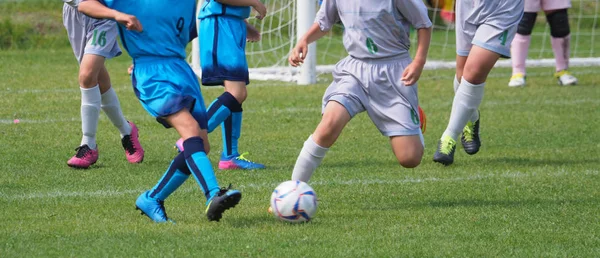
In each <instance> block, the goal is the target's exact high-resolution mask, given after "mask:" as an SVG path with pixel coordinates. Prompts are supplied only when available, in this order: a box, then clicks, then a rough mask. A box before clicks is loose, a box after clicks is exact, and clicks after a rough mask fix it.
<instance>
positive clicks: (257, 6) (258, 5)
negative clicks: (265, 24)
mask: <svg viewBox="0 0 600 258" xmlns="http://www.w3.org/2000/svg"><path fill="white" fill-rule="evenodd" d="M252 8H254V10H256V11H257V12H258V15H257V16H256V19H259V20H262V19H263V18H265V16H267V7H266V6H265V5H264V4H263V3H262V2H261V1H260V0H256V1H254V5H252Z"/></svg>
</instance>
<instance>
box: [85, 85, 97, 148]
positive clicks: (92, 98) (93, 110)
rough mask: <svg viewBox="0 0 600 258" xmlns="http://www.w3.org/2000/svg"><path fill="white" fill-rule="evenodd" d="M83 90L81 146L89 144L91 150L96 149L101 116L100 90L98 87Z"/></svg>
mask: <svg viewBox="0 0 600 258" xmlns="http://www.w3.org/2000/svg"><path fill="white" fill-rule="evenodd" d="M80 89H81V131H82V132H83V137H82V138H81V145H85V144H87V145H88V146H89V147H90V148H91V149H96V131H97V130H98V118H99V116H100V102H101V100H100V99H101V96H100V88H99V87H98V85H96V86H94V87H93V88H89V89H84V88H80Z"/></svg>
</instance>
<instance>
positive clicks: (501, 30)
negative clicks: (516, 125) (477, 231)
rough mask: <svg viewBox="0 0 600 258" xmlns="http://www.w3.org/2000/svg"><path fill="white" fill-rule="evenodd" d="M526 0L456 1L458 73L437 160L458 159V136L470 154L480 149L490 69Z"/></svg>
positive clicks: (506, 52)
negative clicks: (481, 112)
mask: <svg viewBox="0 0 600 258" xmlns="http://www.w3.org/2000/svg"><path fill="white" fill-rule="evenodd" d="M523 5H524V3H523V0H463V1H458V2H457V4H456V54H457V55H456V75H455V77H454V92H455V94H454V101H453V103H452V112H451V114H450V121H449V123H448V127H447V128H446V131H445V132H444V133H443V134H442V137H441V139H440V141H439V143H438V147H437V151H436V152H435V154H434V156H433V161H435V162H439V163H442V164H444V165H450V164H452V163H453V162H454V151H455V150H456V140H457V139H458V137H459V136H460V135H461V133H462V137H461V143H462V145H463V147H464V149H465V152H467V153H468V154H470V155H473V154H475V153H477V152H478V151H479V148H480V147H481V141H480V139H479V105H480V104H481V100H482V99H483V88H484V86H485V81H486V79H487V76H488V74H489V72H490V71H491V70H492V68H493V67H494V64H496V61H498V59H499V58H500V57H510V43H511V41H512V40H513V38H514V36H515V33H516V32H517V25H518V24H519V21H520V20H521V17H522V16H523Z"/></svg>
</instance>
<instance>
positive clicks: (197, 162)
mask: <svg viewBox="0 0 600 258" xmlns="http://www.w3.org/2000/svg"><path fill="white" fill-rule="evenodd" d="M183 149H184V151H183V154H184V155H185V162H186V163H187V166H188V168H189V169H190V172H191V173H192V175H194V178H196V182H197V183H198V185H200V188H201V189H202V191H203V192H204V196H206V200H207V204H208V200H210V198H211V197H212V196H214V195H215V194H216V193H217V192H219V184H218V182H217V177H216V176H215V172H214V170H213V168H212V165H211V164H210V160H209V159H208V157H207V156H206V153H205V152H204V142H203V141H202V138H200V137H191V138H188V139H187V140H185V141H184V142H183Z"/></svg>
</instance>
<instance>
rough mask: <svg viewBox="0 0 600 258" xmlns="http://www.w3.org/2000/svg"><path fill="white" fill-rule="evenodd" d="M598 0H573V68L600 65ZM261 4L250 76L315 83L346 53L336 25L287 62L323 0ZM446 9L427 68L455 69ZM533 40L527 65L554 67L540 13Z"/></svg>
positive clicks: (435, 13) (193, 57)
mask: <svg viewBox="0 0 600 258" xmlns="http://www.w3.org/2000/svg"><path fill="white" fill-rule="evenodd" d="M200 1H202V0H200ZM446 1H448V0H446ZM599 2H600V0H572V1H571V3H572V8H571V9H569V22H570V26H571V59H570V66H572V67H575V66H598V65H600V43H598V44H596V43H595V41H596V40H598V39H600V37H599V36H598V35H596V27H598V26H600V21H599V20H598V9H599V8H600V3H599ZM263 3H264V4H265V5H266V6H267V9H268V15H267V17H266V18H265V19H264V20H262V21H260V20H258V19H255V18H250V19H249V22H250V23H251V24H252V25H254V26H255V27H257V28H258V29H259V30H260V31H261V34H262V39H261V41H259V42H254V43H248V44H247V45H246V54H247V58H248V65H249V67H250V78H251V79H252V80H280V81H294V82H299V83H300V84H309V83H313V82H315V81H316V80H317V78H318V76H319V75H321V74H327V73H330V72H331V71H332V70H333V67H334V65H335V63H336V62H337V61H339V60H340V59H342V58H343V57H345V56H346V55H347V53H346V51H345V50H344V47H343V44H342V35H343V31H344V28H343V27H342V26H341V25H336V26H335V27H334V28H333V29H332V30H331V31H330V32H329V33H328V35H327V36H325V37H323V38H321V39H320V40H318V41H317V42H316V43H313V44H312V45H311V46H310V47H311V48H310V49H309V56H307V61H306V62H305V63H304V65H303V66H302V67H301V68H293V67H291V66H289V65H288V63H287V57H288V54H289V53H290V51H291V49H292V48H293V47H294V45H295V43H296V41H297V39H298V37H299V36H301V35H302V34H303V33H304V32H305V31H306V30H308V28H309V27H310V25H312V23H313V21H314V17H315V14H316V12H317V11H318V8H319V0H263ZM447 11H450V12H452V11H453V10H443V9H441V8H440V9H437V8H431V7H429V14H430V18H431V20H432V22H433V23H434V31H433V36H432V40H431V46H430V50H429V57H428V61H427V64H426V66H425V68H426V69H449V68H454V59H455V53H456V51H455V33H454V26H453V23H452V22H451V20H449V19H448V17H449V16H448V13H447ZM443 12H446V13H445V14H444V13H443ZM440 14H442V15H440ZM201 36H202V35H200V37H201ZM411 38H412V45H413V46H415V45H416V33H414V32H413V33H411ZM531 42H532V44H531V47H530V49H529V56H528V60H527V66H528V67H540V66H543V67H552V66H554V54H553V52H552V47H551V45H550V28H549V26H548V25H547V23H546V18H545V15H543V14H542V13H540V14H539V15H538V20H537V23H536V26H535V28H534V32H533V33H532V39H531ZM315 49H316V51H315ZM197 50H198V44H197V41H195V42H194V44H193V45H192V52H191V54H190V56H189V59H190V63H191V64H192V67H193V68H194V71H196V73H197V74H199V75H200V73H201V72H200V65H199V57H198V53H197ZM411 50H412V51H414V50H415V47H412V49H411ZM510 66H511V65H510V60H507V59H504V60H500V61H499V62H498V63H497V67H510Z"/></svg>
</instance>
